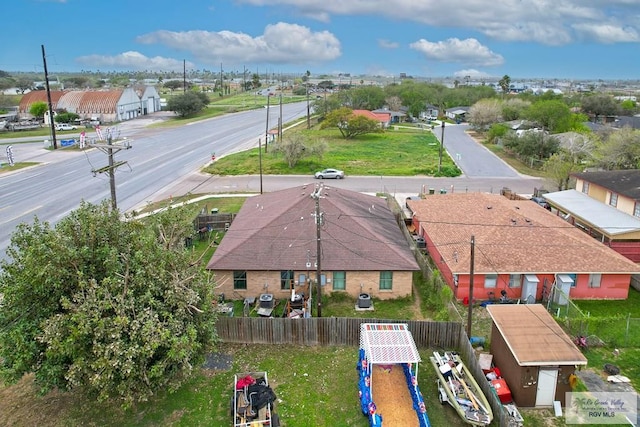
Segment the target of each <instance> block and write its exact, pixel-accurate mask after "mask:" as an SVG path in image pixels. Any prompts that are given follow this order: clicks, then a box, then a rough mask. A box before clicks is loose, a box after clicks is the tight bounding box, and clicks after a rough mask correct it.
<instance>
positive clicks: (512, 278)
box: [509, 274, 522, 288]
mask: <svg viewBox="0 0 640 427" xmlns="http://www.w3.org/2000/svg"><path fill="white" fill-rule="evenodd" d="M521 284H522V274H510V275H509V287H510V288H519V287H520V285H521Z"/></svg>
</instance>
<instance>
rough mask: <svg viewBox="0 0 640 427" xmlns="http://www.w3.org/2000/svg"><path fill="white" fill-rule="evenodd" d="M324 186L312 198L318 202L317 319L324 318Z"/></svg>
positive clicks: (320, 185) (316, 190) (316, 215)
mask: <svg viewBox="0 0 640 427" xmlns="http://www.w3.org/2000/svg"><path fill="white" fill-rule="evenodd" d="M322 189H323V186H322V184H319V185H318V186H316V189H315V191H314V192H313V193H312V194H311V197H312V198H313V199H314V200H315V201H316V212H315V217H316V317H322V256H321V254H322V245H321V242H322V239H321V230H322V224H323V222H324V213H323V212H320V197H321V193H322Z"/></svg>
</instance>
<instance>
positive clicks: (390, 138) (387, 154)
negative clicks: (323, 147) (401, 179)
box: [204, 128, 460, 176]
mask: <svg viewBox="0 0 640 427" xmlns="http://www.w3.org/2000/svg"><path fill="white" fill-rule="evenodd" d="M299 132H301V133H302V134H303V137H304V138H305V140H311V141H313V140H324V141H326V142H327V147H328V148H327V151H326V152H325V153H324V155H323V156H322V158H321V159H320V158H318V157H307V158H304V159H302V160H301V161H299V162H298V163H297V164H296V165H295V166H294V167H293V168H289V166H288V165H287V163H286V162H285V160H284V158H283V156H282V154H280V153H277V152H275V150H274V144H269V147H267V150H266V151H267V152H266V153H265V152H263V153H262V172H263V173H264V174H266V175H271V174H281V175H287V174H295V175H310V174H313V173H314V172H316V171H318V170H321V169H324V168H326V167H333V168H338V169H342V170H344V171H345V174H346V175H347V176H348V175H386V176H415V175H432V176H437V175H438V173H437V171H438V153H439V144H438V141H437V139H436V138H435V136H434V135H433V134H432V133H431V132H430V131H425V130H421V129H419V128H413V129H401V130H398V131H396V130H388V131H385V132H384V133H377V134H367V135H362V136H360V137H357V138H353V139H344V138H342V137H341V136H340V133H339V132H338V131H337V130H315V129H311V130H301V131H299ZM204 171H205V172H208V173H211V174H215V175H241V174H258V173H260V154H259V151H258V148H254V149H252V150H248V151H244V152H241V153H237V154H232V155H230V156H226V157H222V158H220V159H218V160H217V161H216V162H215V163H213V164H211V165H210V166H208V167H207V168H205V170H204ZM441 175H442V176H458V175H460V170H459V169H458V168H457V167H456V166H455V164H454V163H453V161H452V160H451V158H449V157H448V156H446V155H445V156H443V161H442V173H441Z"/></svg>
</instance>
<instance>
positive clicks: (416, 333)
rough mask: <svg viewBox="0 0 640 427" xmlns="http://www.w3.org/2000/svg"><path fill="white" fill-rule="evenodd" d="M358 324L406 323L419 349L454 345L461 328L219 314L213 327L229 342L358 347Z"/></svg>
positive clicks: (455, 325)
mask: <svg viewBox="0 0 640 427" xmlns="http://www.w3.org/2000/svg"><path fill="white" fill-rule="evenodd" d="M361 323H406V324H407V325H408V327H409V331H411V334H412V335H413V339H414V341H415V342H416V346H418V347H422V348H430V347H431V348H438V347H442V348H458V347H459V340H460V331H461V329H462V324H461V323H458V322H428V321H420V320H387V319H361V318H351V317H312V318H308V319H287V318H262V317H220V318H218V320H217V322H216V328H217V330H218V336H219V337H220V339H221V340H222V341H224V342H229V343H246V344H297V345H308V346H313V345H319V346H354V347H359V346H360V324H361ZM463 333H464V331H463Z"/></svg>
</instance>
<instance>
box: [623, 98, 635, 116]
mask: <svg viewBox="0 0 640 427" xmlns="http://www.w3.org/2000/svg"><path fill="white" fill-rule="evenodd" d="M620 109H621V110H622V111H623V112H624V113H625V114H626V115H629V116H632V115H634V114H635V112H636V111H637V109H638V105H637V104H636V102H635V101H633V100H631V99H625V100H624V101H622V102H621V103H620Z"/></svg>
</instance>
